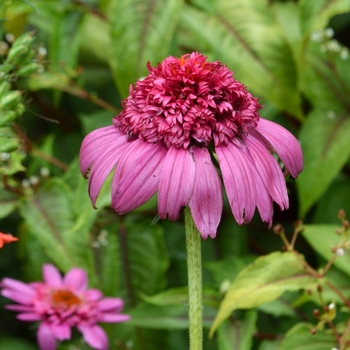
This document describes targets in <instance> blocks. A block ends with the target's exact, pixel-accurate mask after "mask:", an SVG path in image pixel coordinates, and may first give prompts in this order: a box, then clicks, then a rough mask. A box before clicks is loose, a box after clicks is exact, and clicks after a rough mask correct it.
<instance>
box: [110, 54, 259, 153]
mask: <svg viewBox="0 0 350 350" xmlns="http://www.w3.org/2000/svg"><path fill="white" fill-rule="evenodd" d="M148 69H149V74H148V76H147V77H146V78H145V79H143V80H140V81H138V82H137V83H136V84H135V86H134V87H133V88H131V89H130V95H129V97H128V98H127V99H125V100H124V101H123V107H124V109H123V111H122V112H121V113H120V114H119V115H118V116H116V117H115V118H114V123H115V125H116V126H118V127H119V128H120V130H121V131H122V132H123V133H124V134H126V135H127V136H128V138H129V139H135V138H139V139H141V140H142V141H146V142H150V143H155V142H159V141H161V142H163V143H164V144H165V145H166V147H168V148H170V147H171V146H174V147H176V148H185V149H187V148H189V147H191V145H194V144H195V145H199V146H203V147H207V146H208V145H209V144H211V143H213V144H214V146H220V145H227V144H228V142H229V141H230V142H232V141H234V139H235V138H238V139H242V138H243V137H244V135H246V134H247V133H248V129H249V128H255V127H256V126H257V123H258V120H259V115H258V110H259V109H260V108H261V106H260V105H259V103H258V102H257V99H255V98H254V97H253V96H252V95H251V94H250V93H248V92H247V90H246V88H245V86H244V85H243V84H241V83H240V82H238V81H237V80H236V79H234V77H233V73H232V72H231V71H230V70H229V69H228V68H227V67H226V66H224V65H222V64H221V63H220V62H207V61H206V58H205V56H203V55H200V54H198V53H192V54H188V55H185V56H182V57H181V58H175V57H168V58H166V59H165V60H164V61H163V62H162V63H161V64H158V65H157V66H156V67H154V68H152V67H151V66H150V65H149V64H148Z"/></svg>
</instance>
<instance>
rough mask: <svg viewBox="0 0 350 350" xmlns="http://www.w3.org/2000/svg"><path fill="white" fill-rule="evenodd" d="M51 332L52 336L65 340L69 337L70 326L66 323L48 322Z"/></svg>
mask: <svg viewBox="0 0 350 350" xmlns="http://www.w3.org/2000/svg"><path fill="white" fill-rule="evenodd" d="M50 328H51V332H52V334H53V336H54V337H55V338H56V339H58V340H61V341H62V340H67V339H70V338H71V336H72V334H71V328H70V327H69V326H68V325H67V324H66V323H61V324H53V323H51V324H50Z"/></svg>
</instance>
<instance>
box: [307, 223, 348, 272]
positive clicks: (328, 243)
mask: <svg viewBox="0 0 350 350" xmlns="http://www.w3.org/2000/svg"><path fill="white" fill-rule="evenodd" d="M303 227H304V230H303V232H302V235H303V236H304V237H305V238H306V240H307V241H308V242H309V244H310V245H311V246H312V248H314V249H315V251H316V252H317V253H319V254H320V255H321V256H322V257H323V258H324V259H325V260H326V261H328V260H329V259H330V258H331V257H332V256H333V253H332V251H331V248H332V247H334V246H337V245H339V244H340V243H341V241H342V240H343V239H344V238H343V237H342V236H339V235H338V234H336V233H335V231H336V229H337V228H339V226H336V225H304V226H303ZM349 253H350V252H349V249H346V250H345V254H344V256H340V257H337V258H336V259H335V261H334V263H333V264H334V266H336V267H337V268H338V269H339V270H340V271H343V272H344V273H346V274H347V275H349V274H350V270H349V266H350V254H349Z"/></svg>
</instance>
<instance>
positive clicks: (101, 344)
mask: <svg viewBox="0 0 350 350" xmlns="http://www.w3.org/2000/svg"><path fill="white" fill-rule="evenodd" d="M77 328H78V329H79V331H80V332H81V333H82V335H83V337H84V339H85V341H86V342H87V343H88V344H89V345H90V346H91V347H92V348H95V349H98V350H107V349H108V338H107V335H106V332H105V331H104V330H103V329H102V328H101V327H100V326H97V325H95V326H90V327H89V326H78V327H77Z"/></svg>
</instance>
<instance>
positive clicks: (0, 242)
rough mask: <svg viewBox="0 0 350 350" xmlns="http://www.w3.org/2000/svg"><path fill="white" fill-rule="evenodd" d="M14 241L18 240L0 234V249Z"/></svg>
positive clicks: (8, 235) (5, 234)
mask: <svg viewBox="0 0 350 350" xmlns="http://www.w3.org/2000/svg"><path fill="white" fill-rule="evenodd" d="M15 241H18V238H16V237H13V236H12V235H10V234H7V233H2V232H0V248H2V247H3V246H4V244H5V243H11V242H15Z"/></svg>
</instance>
